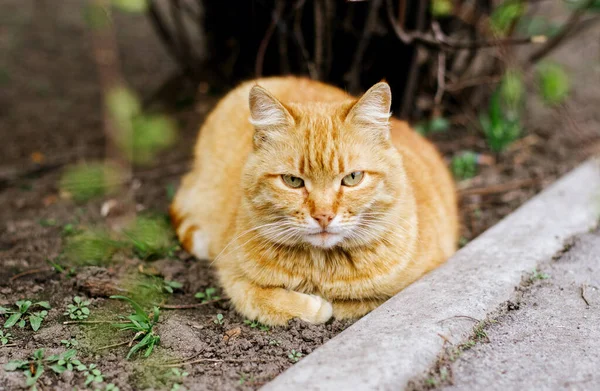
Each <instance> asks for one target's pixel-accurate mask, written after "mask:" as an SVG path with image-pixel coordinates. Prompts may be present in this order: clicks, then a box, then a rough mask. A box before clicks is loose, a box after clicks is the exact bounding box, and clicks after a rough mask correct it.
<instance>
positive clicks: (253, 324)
mask: <svg viewBox="0 0 600 391" xmlns="http://www.w3.org/2000/svg"><path fill="white" fill-rule="evenodd" d="M244 324H246V325H248V326H250V328H251V329H256V328H258V329H259V330H260V331H269V330H271V328H270V327H269V326H267V325H264V324H262V323H260V322H259V321H258V320H250V319H246V320H244Z"/></svg>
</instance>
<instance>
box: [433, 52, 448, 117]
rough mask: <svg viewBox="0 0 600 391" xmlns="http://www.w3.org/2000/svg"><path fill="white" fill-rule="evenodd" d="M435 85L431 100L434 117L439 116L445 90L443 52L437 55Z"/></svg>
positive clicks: (444, 60)
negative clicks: (436, 85) (433, 96)
mask: <svg viewBox="0 0 600 391" xmlns="http://www.w3.org/2000/svg"><path fill="white" fill-rule="evenodd" d="M437 84H438V87H437V91H436V92H435V98H434V99H433V102H434V108H433V114H434V116H438V115H440V114H441V106H442V99H443V98H444V91H445V89H446V53H445V52H443V51H440V52H439V53H438V71H437Z"/></svg>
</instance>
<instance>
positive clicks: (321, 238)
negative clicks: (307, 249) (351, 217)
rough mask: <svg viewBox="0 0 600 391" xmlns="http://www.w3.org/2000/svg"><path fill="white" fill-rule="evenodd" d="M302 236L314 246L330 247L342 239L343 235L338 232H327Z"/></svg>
mask: <svg viewBox="0 0 600 391" xmlns="http://www.w3.org/2000/svg"><path fill="white" fill-rule="evenodd" d="M304 238H305V240H306V242H307V243H310V244H312V245H313V246H315V247H319V248H332V247H334V246H335V245H336V244H338V243H339V242H341V241H342V239H343V236H342V235H340V234H333V233H327V234H314V235H306V236H305V237H304Z"/></svg>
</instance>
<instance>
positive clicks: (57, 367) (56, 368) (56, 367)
mask: <svg viewBox="0 0 600 391" xmlns="http://www.w3.org/2000/svg"><path fill="white" fill-rule="evenodd" d="M49 368H50V369H52V371H54V372H55V373H58V374H59V375H60V374H61V373H63V372H64V371H66V370H67V368H65V367H64V366H62V365H59V364H54V365H50V366H49Z"/></svg>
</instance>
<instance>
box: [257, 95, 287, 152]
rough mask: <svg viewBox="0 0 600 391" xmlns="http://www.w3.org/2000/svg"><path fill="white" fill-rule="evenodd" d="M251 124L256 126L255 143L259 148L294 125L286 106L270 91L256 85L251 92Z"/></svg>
mask: <svg viewBox="0 0 600 391" xmlns="http://www.w3.org/2000/svg"><path fill="white" fill-rule="evenodd" d="M249 103H250V123H251V124H252V125H254V128H255V129H256V132H255V134H254V143H255V145H256V146H259V145H260V144H261V143H262V142H264V141H267V140H269V139H270V138H273V137H277V134H281V133H282V132H283V131H284V130H285V129H287V128H289V127H290V126H292V125H293V124H294V118H293V117H292V116H291V114H290V113H289V111H288V110H287V109H286V108H285V106H284V105H283V104H282V103H281V102H279V101H278V100H277V98H275V97H274V96H273V95H272V94H271V93H270V92H269V91H267V90H265V89H264V88H262V87H260V86H258V85H256V86H254V87H252V89H251V90H250V99H249Z"/></svg>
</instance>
